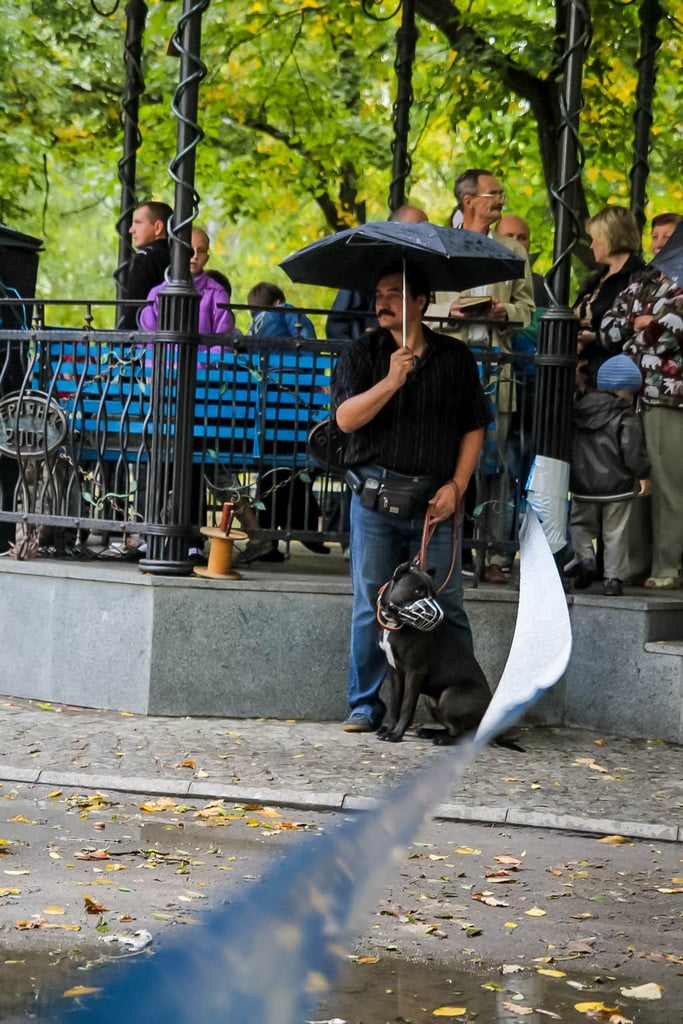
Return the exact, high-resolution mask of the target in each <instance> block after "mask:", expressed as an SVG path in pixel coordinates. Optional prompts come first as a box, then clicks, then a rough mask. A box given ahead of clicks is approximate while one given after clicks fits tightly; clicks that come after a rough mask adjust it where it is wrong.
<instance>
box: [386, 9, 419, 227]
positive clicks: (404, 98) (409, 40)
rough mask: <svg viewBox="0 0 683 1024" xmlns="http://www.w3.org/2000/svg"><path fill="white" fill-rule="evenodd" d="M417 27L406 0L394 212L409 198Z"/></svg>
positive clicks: (396, 111) (399, 51) (399, 58)
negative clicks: (409, 142)
mask: <svg viewBox="0 0 683 1024" xmlns="http://www.w3.org/2000/svg"><path fill="white" fill-rule="evenodd" d="M416 44H417V29H416V27H415V3H414V0H403V3H402V15H401V27H400V28H399V30H398V32H397V33H396V59H395V61H394V70H395V71H396V82H397V86H396V100H395V102H394V105H393V111H392V113H393V127H394V137H393V139H392V143H391V153H392V167H391V188H390V191H389V209H390V210H391V212H392V213H394V212H395V211H396V210H398V208H399V207H400V206H403V204H404V203H405V201H406V181H407V180H408V177H409V175H410V171H411V167H412V160H411V158H410V153H409V152H408V136H409V133H410V108H411V106H412V104H413V63H414V61H415V46H416Z"/></svg>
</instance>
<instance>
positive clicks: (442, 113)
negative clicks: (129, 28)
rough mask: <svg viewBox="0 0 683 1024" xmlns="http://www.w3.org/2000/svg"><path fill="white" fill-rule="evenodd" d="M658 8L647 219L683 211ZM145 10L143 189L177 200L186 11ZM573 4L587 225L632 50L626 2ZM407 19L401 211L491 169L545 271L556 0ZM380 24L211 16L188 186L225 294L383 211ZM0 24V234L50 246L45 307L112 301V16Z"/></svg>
mask: <svg viewBox="0 0 683 1024" xmlns="http://www.w3.org/2000/svg"><path fill="white" fill-rule="evenodd" d="M663 2H664V7H665V18H664V20H663V21H662V22H661V25H660V35H661V37H662V40H663V43H662V49H661V53H660V57H659V61H658V69H659V80H658V85H657V95H656V101H655V119H656V120H655V128H654V131H653V149H652V154H651V158H650V163H651V167H652V173H651V177H650V181H649V184H648V190H649V194H650V197H651V204H650V205H651V209H650V212H651V213H654V212H659V211H661V210H663V209H683V186H682V185H681V181H680V173H679V171H680V166H681V160H682V158H683V141H682V140H683V133H682V132H681V124H680V111H681V108H682V104H681V86H680V80H681V75H680V71H681V62H682V61H681V45H680V43H681V26H680V23H679V21H677V20H676V17H677V15H676V5H675V3H674V0H663ZM112 6H113V5H112ZM148 8H149V13H148V19H147V31H146V36H145V48H144V68H143V70H144V76H145V81H146V86H147V89H146V93H145V96H144V97H143V100H142V102H141V108H140V121H141V130H142V134H143V144H142V146H141V148H140V150H139V151H138V194H139V195H140V197H143V196H150V195H152V196H156V197H159V198H166V199H170V200H172V198H173V197H172V189H171V182H170V180H169V178H168V175H167V166H168V163H169V161H170V159H171V158H172V156H173V154H174V152H175V136H176V125H175V122H174V119H173V117H172V116H171V114H170V103H171V99H172V96H173V93H174V90H175V87H176V82H177V76H178V70H179V62H178V60H177V59H175V58H173V57H169V56H167V54H166V50H167V46H168V41H169V39H170V37H171V35H172V33H173V31H174V29H175V20H176V18H177V17H178V15H179V13H180V10H181V4H180V3H179V2H167V0H148ZM588 8H589V10H590V14H591V19H592V23H593V41H592V44H591V49H590V52H589V55H588V58H587V62H586V69H585V79H584V99H585V109H584V111H583V113H582V139H583V143H584V146H585V150H586V166H585V171H584V174H583V178H582V187H583V194H582V195H581V196H580V203H581V207H582V209H581V210H580V212H581V213H583V212H587V211H590V212H595V211H596V210H597V209H599V208H600V207H601V206H602V205H604V203H606V202H608V201H610V202H621V203H625V204H627V203H628V193H629V177H628V172H629V169H630V166H631V162H632V141H631V137H632V118H633V112H634V107H635V99H634V90H635V83H636V75H637V68H636V60H637V56H638V37H639V28H638V13H639V8H638V5H637V4H634V3H630V4H629V3H615V2H613V0H590V2H589V3H588ZM416 9H417V13H418V28H419V40H418V45H417V59H416V63H415V69H414V76H413V89H414V94H415V102H414V106H413V110H412V115H411V156H412V160H413V171H412V176H411V182H410V198H411V200H412V201H413V202H416V203H418V204H419V205H421V206H423V207H424V208H425V209H426V210H427V212H428V213H429V215H430V217H431V218H432V219H433V220H435V221H437V222H443V221H444V220H445V219H446V218H447V217H448V215H449V214H450V211H451V209H452V206H453V198H452V184H453V180H454V178H455V176H456V174H457V173H458V172H459V171H460V170H462V169H464V168H465V167H467V166H485V167H487V168H490V169H491V170H492V171H493V172H494V173H496V174H498V175H499V176H500V177H501V178H502V179H503V180H504V181H505V184H506V187H507V189H508V195H509V198H508V208H509V211H510V212H516V213H520V214H522V215H525V216H527V217H528V218H529V220H530V221H531V224H532V232H533V235H534V248H539V249H541V250H542V254H543V257H542V260H541V262H542V263H543V264H545V265H547V264H548V262H549V259H550V254H551V250H552V235H551V221H552V219H551V216H550V210H549V203H548V187H549V185H550V183H551V181H552V179H553V175H554V174H556V169H555V159H556V149H557V145H556V143H557V130H558V108H557V101H556V95H557V83H558V77H559V74H560V63H559V55H560V54H561V51H562V46H563V26H564V17H565V13H566V9H567V0H556V2H555V3H552V2H549V0H530V2H529V3H527V4H525V5H524V7H523V9H519V8H518V7H516V8H515V7H511V6H510V5H509V3H508V2H507V0H488V2H486V0H470V2H468V4H466V5H465V4H463V5H462V6H461V5H460V4H459V3H458V2H457V0H416ZM395 10H396V4H395V2H389V3H377V2H370V0H366V2H365V3H364V4H363V3H361V0H230V2H227V0H214V2H213V3H211V5H210V6H209V9H208V11H207V13H206V14H205V16H204V21H203V38H202V58H203V60H204V62H205V63H206V64H207V67H208V74H207V77H206V79H205V81H204V82H203V83H202V85H201V90H200V123H201V126H202V129H203V130H204V132H205V139H204V141H203V142H202V144H201V146H200V148H199V150H198V154H197V165H196V176H197V189H198V191H199V193H200V195H201V197H202V206H201V210H200V221H201V222H202V223H204V224H205V225H206V226H207V227H208V229H209V231H210V233H211V235H212V238H213V250H214V255H213V264H214V265H215V266H216V267H221V268H222V269H224V270H226V271H227V273H228V274H229V276H230V277H231V279H232V281H233V287H234V292H235V297H236V299H238V300H239V299H240V298H243V296H244V295H245V294H246V291H247V289H248V288H249V287H250V286H251V285H252V284H253V283H254V282H255V281H256V280H258V279H262V278H266V279H274V280H278V281H279V282H280V283H281V284H286V282H285V280H284V275H282V274H281V272H280V271H279V270H278V269H276V264H277V263H278V262H279V260H280V259H282V258H283V257H284V256H285V255H286V254H287V253H288V252H289V251H291V250H293V249H295V248H297V247H298V246H299V245H302V244H304V243H305V242H308V241H311V240H312V239H313V238H315V237H319V236H320V235H322V234H324V233H325V232H328V231H331V230H335V229H338V228H340V227H344V226H346V225H349V224H353V223H358V222H359V221H362V220H364V219H373V218H383V217H385V216H386V215H387V196H388V191H389V185H390V177H391V150H390V145H391V138H392V124H391V113H392V103H393V100H394V97H395V93H396V83H395V73H394V67H393V63H394V52H395V36H396V31H397V29H398V28H399V25H400V17H401V12H400V10H399V11H398V12H397V13H396V15H395V17H393V18H389V19H388V20H384V21H382V20H375V18H373V17H371V15H374V16H376V18H383V17H385V16H387V15H390V14H391V13H392V11H395ZM0 13H1V15H2V21H3V33H2V36H1V37H0V105H1V107H2V110H3V112H4V116H3V120H2V123H1V124H0V219H1V220H2V221H4V222H5V223H8V224H9V225H10V226H13V227H16V228H18V229H19V230H23V231H27V232H29V233H31V234H37V235H41V236H44V237H45V238H46V243H47V247H46V253H45V255H44V257H43V261H42V275H41V286H42V290H43V292H46V293H48V294H50V293H51V294H53V295H58V294H59V295H66V294H69V293H71V294H81V295H83V294H87V295H88V296H89V297H93V298H94V297H108V298H110V297H112V296H113V285H112V283H111V277H110V275H111V271H112V270H113V268H114V265H115V263H116V247H117V242H116V237H115V232H114V225H115V221H116V216H117V213H118V202H119V184H118V181H117V172H116V162H117V160H118V158H119V156H120V145H121V141H120V140H121V132H120V125H119V111H118V104H119V100H120V96H121V92H122V89H123V74H124V72H123V64H122V59H121V58H122V48H123V33H124V18H125V7H124V5H123V4H119V6H118V8H117V10H116V11H115V12H114V13H113V14H112V15H111V16H110V17H108V18H102V17H100V16H98V15H97V14H96V13H95V11H94V10H93V8H92V7H91V5H90V3H89V2H87V0H77V2H70V0H12V2H11V3H10V0H0ZM287 294H288V297H289V298H291V299H293V300H296V301H304V302H309V303H311V304H316V305H317V304H320V303H322V302H325V301H327V300H328V298H329V296H327V294H324V295H322V294H321V293H319V292H314V291H312V290H310V289H304V288H295V287H294V286H289V287H288V288H287Z"/></svg>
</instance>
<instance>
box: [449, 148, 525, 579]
mask: <svg viewBox="0 0 683 1024" xmlns="http://www.w3.org/2000/svg"><path fill="white" fill-rule="evenodd" d="M455 196H456V199H457V202H458V208H459V210H460V211H461V212H462V222H461V223H460V224H459V228H464V229H465V230H467V231H478V232H479V233H480V234H482V235H489V236H490V237H491V238H494V239H495V240H496V241H497V242H500V244H501V245H504V246H506V248H508V249H511V250H512V251H513V252H514V253H515V255H517V256H519V257H521V258H522V259H524V267H525V269H524V277H520V278H516V279H515V280H512V281H498V282H496V283H495V284H487V285H482V286H480V287H478V288H471V289H469V290H468V291H462V292H436V294H435V296H434V301H433V302H432V304H431V306H430V310H429V312H430V315H431V316H443V317H449V318H451V323H449V324H446V325H444V326H443V328H439V329H440V330H443V333H444V334H450V335H452V336H453V337H455V338H459V339H460V340H461V341H466V342H467V343H468V344H470V345H476V346H479V347H481V348H494V349H495V348H497V349H500V351H501V352H504V353H509V352H511V351H512V349H511V339H510V333H509V331H507V330H506V328H507V325H508V324H515V327H516V329H517V330H519V329H521V328H524V327H526V326H527V325H528V324H529V322H530V321H531V317H532V316H533V313H534V309H535V308H536V307H535V304H534V290H533V282H532V277H531V266H530V265H529V262H528V259H527V252H526V250H525V249H524V248H523V246H522V245H520V243H519V242H517V241H515V239H512V238H509V237H507V236H506V235H501V234H498V233H497V232H496V231H495V229H494V225H496V224H497V223H498V221H500V219H501V217H502V214H503V206H504V205H505V191H504V189H503V188H502V187H501V185H500V182H499V181H498V179H497V178H496V177H495V176H494V175H493V174H489V172H488V171H486V170H482V169H481V168H472V169H469V170H467V171H464V172H463V173H462V174H461V175H459V177H458V178H457V179H456V182H455ZM471 318H475V319H476V320H478V322H474V323H473V322H467V323H466V322H462V323H458V322H457V321H464V320H465V319H467V320H468V321H470V320H471ZM515 405H516V396H515V379H514V373H513V369H512V366H511V365H510V363H504V364H502V365H500V366H499V367H498V369H497V382H496V387H495V407H496V408H495V447H496V448H497V454H498V463H499V466H498V474H497V475H491V476H489V477H487V478H486V479H487V480H488V482H489V487H488V490H489V491H490V492H491V493H490V494H487V496H486V497H487V499H488V501H489V505H488V509H487V511H488V512H489V513H490V515H491V521H490V529H491V531H492V532H493V534H494V536H495V538H496V539H497V540H503V539H507V534H508V529H507V526H506V520H507V516H506V515H505V512H504V509H505V506H506V505H507V473H506V471H505V467H506V465H507V457H506V444H507V438H508V433H509V430H510V418H511V415H512V413H513V412H514V411H515ZM498 484H501V486H500V487H498V486H497V485H498ZM502 484H505V486H502ZM494 492H495V493H494ZM498 492H500V493H498ZM508 561H509V559H506V557H505V556H504V554H502V553H498V552H494V553H493V554H491V556H490V558H489V559H488V564H487V566H486V567H485V569H484V573H483V579H484V580H485V581H486V582H489V583H505V582H506V579H507V577H506V575H505V573H504V571H503V568H504V566H505V565H506V563H507V562H508Z"/></svg>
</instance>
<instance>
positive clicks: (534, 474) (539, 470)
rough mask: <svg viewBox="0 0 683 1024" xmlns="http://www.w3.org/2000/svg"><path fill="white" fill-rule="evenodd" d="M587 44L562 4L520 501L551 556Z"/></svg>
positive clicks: (559, 519) (558, 534)
mask: <svg viewBox="0 0 683 1024" xmlns="http://www.w3.org/2000/svg"><path fill="white" fill-rule="evenodd" d="M589 38H590V20H589V13H588V9H587V6H586V4H585V3H584V2H583V0H570V2H569V4H568V5H567V26H566V46H565V52H564V55H563V66H564V67H563V74H562V78H561V95H560V105H561V110H562V127H561V130H560V136H559V140H558V142H559V159H558V178H559V181H558V184H557V187H556V188H554V189H553V195H554V198H555V242H554V253H553V265H552V267H551V268H550V270H549V272H548V275H547V277H546V285H547V288H548V291H549V293H550V298H551V306H550V308H549V309H548V311H547V313H545V314H544V315H543V316H542V317H541V323H540V329H539V335H538V351H537V355H536V365H537V367H538V370H537V377H536V407H535V415H534V444H535V451H536V456H535V458H534V464H533V467H532V471H531V477H530V481H529V488H528V492H527V497H528V501H529V504H530V505H531V507H532V508H533V509H534V510H535V511H536V513H537V514H538V516H539V519H540V520H541V523H542V525H543V530H544V532H545V534H546V537H547V538H548V543H549V544H550V548H551V550H552V551H553V553H554V554H558V553H559V552H560V551H561V550H562V548H563V547H564V546H565V544H566V535H567V496H568V491H569V459H570V455H571V428H572V400H573V393H574V381H575V368H576V348H577V338H578V330H579V325H578V320H577V319H576V317H575V316H574V314H573V313H572V311H571V309H569V286H570V272H571V254H572V251H573V250H574V248H575V246H576V243H577V241H578V239H579V236H580V234H581V230H582V225H580V224H579V223H578V221H577V217H576V212H575V211H576V202H575V197H576V184H577V182H578V178H579V175H580V173H581V165H582V158H581V150H580V144H579V134H578V128H579V114H580V111H581V106H582V102H581V79H582V72H583V62H584V56H585V52H586V49H587V46H588V42H589Z"/></svg>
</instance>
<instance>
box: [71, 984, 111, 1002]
mask: <svg viewBox="0 0 683 1024" xmlns="http://www.w3.org/2000/svg"><path fill="white" fill-rule="evenodd" d="M101 991H102V989H101V988H90V987H88V986H87V985H74V987H73V988H68V989H67V990H66V992H62V996H63V998H64V999H66V998H70V997H72V996H90V995H94V994H95V993H96V992H101Z"/></svg>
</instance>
